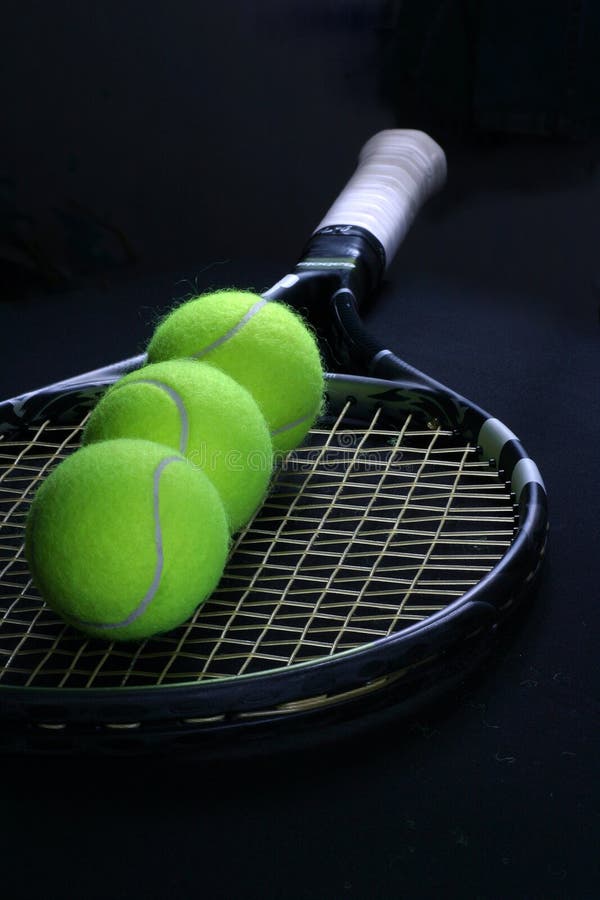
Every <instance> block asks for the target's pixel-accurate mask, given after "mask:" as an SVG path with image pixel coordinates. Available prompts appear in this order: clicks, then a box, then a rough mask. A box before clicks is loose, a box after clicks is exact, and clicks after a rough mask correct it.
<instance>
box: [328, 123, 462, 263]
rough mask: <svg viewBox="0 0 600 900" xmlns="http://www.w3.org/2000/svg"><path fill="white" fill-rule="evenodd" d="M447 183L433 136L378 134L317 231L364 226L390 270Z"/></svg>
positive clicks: (405, 132) (403, 132)
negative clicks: (413, 227)
mask: <svg viewBox="0 0 600 900" xmlns="http://www.w3.org/2000/svg"><path fill="white" fill-rule="evenodd" d="M445 180H446V157H445V155H444V151H443V150H442V148H441V147H440V146H439V145H438V144H436V142H435V141H434V140H433V138H430V137H429V135H427V134H425V133H424V132H423V131H412V130H404V129H388V130H386V131H380V132H379V133H378V134H376V135H374V136H373V137H372V138H371V139H370V140H369V141H367V143H366V144H365V145H364V147H363V149H362V151H361V153H360V156H359V161H358V167H357V169H356V172H355V173H354V175H353V176H352V178H351V179H350V181H349V182H348V184H347V185H346V187H345V188H344V190H343V191H342V193H341V194H340V195H339V197H338V198H337V200H335V202H334V203H333V206H332V207H331V208H330V209H329V211H328V212H327V214H326V216H325V217H324V218H323V220H322V221H321V222H320V223H319V226H318V228H316V229H315V231H321V230H322V229H323V228H329V227H332V226H337V227H340V226H344V225H355V226H359V227H360V228H366V230H367V231H369V232H370V233H371V234H373V235H374V236H375V237H376V238H377V239H378V241H379V242H380V244H381V245H382V247H383V249H384V251H385V259H386V267H387V266H388V265H389V264H390V263H391V261H392V259H393V258H394V256H395V255H396V251H397V249H398V247H399V245H400V243H401V241H402V240H403V239H404V237H405V235H406V233H407V231H408V229H409V228H410V226H411V224H412V222H413V219H414V218H415V216H416V214H417V213H418V211H419V209H420V208H421V206H423V204H424V203H425V201H426V200H427V199H428V198H429V197H430V196H431V194H433V193H435V192H436V191H437V190H439V188H441V187H442V185H443V184H444V181H445Z"/></svg>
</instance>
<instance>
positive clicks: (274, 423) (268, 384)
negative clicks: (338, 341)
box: [148, 291, 324, 453]
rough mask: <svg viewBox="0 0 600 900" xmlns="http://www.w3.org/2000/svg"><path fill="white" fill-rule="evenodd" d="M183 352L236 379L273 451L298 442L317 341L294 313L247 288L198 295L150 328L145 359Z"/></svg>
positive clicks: (311, 412) (319, 383)
mask: <svg viewBox="0 0 600 900" xmlns="http://www.w3.org/2000/svg"><path fill="white" fill-rule="evenodd" d="M178 356H188V357H193V358H194V359H199V360H203V361H205V362H209V363H211V364H212V365H214V366H217V368H219V369H222V370H223V371H224V372H227V373H228V374H229V375H231V377H232V378H235V380H236V381H238V382H239V383H240V384H242V385H244V387H246V388H247V389H248V390H249V391H250V393H251V394H252V396H253V397H254V399H255V400H256V402H257V403H258V405H259V406H260V408H261V410H262V412H263V415H264V417H265V419H266V420H267V424H268V426H269V429H270V431H271V437H272V439H273V447H274V449H275V450H276V451H279V452H283V453H285V452H287V451H288V450H291V449H292V448H293V447H296V446H298V444H299V443H300V442H301V441H302V439H303V438H304V436H305V435H306V433H307V432H308V430H309V428H310V426H311V425H312V424H313V422H314V420H315V418H316V417H317V415H318V413H319V411H320V409H321V404H322V398H323V390H324V378H323V369H322V366H321V359H320V356H319V350H318V348H317V344H316V342H315V339H314V337H313V335H312V334H311V332H310V331H309V330H308V328H307V327H306V326H305V325H304V323H303V322H302V320H301V319H300V317H299V316H297V315H296V314H295V313H294V312H292V310H291V309H289V308H288V307H287V306H284V305H283V304H282V303H275V302H273V301H266V300H264V299H263V298H262V297H260V296H259V295H258V294H253V293H250V292H249V291H218V292H216V293H214V294H204V295H203V296H200V297H196V298H195V299H194V300H190V301H189V302H188V303H184V304H183V305H182V306H179V307H178V308H177V309H175V310H174V311H173V312H172V313H171V314H170V315H169V316H167V318H166V319H164V320H163V322H162V323H161V324H160V325H159V326H158V328H157V329H156V331H155V333H154V335H153V337H152V340H151V341H150V344H149V346H148V358H149V360H150V362H159V361H160V360H165V359H172V358H173V357H178Z"/></svg>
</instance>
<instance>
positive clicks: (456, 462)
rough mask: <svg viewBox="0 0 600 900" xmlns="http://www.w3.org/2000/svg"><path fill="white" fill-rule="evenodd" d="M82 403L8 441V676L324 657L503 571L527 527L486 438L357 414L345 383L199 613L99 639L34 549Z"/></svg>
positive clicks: (3, 530) (145, 673)
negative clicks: (163, 629) (71, 611)
mask: <svg viewBox="0 0 600 900" xmlns="http://www.w3.org/2000/svg"><path fill="white" fill-rule="evenodd" d="M91 400H92V398H88V400H87V403H88V406H89V405H91ZM63 403H64V398H63ZM72 403H73V409H72V414H71V417H72V418H73V417H74V419H75V421H71V422H66V423H64V424H60V423H57V422H56V421H53V420H51V419H46V420H44V421H39V422H36V423H35V424H30V425H28V426H25V427H21V428H19V429H18V430H15V431H10V430H9V431H6V432H5V433H4V434H2V435H0V684H3V685H7V686H8V685H12V686H24V687H51V688H82V687H85V688H92V687H104V688H121V687H128V686H129V687H137V686H159V685H168V684H181V683H189V684H194V683H199V682H204V681H207V680H213V681H214V680H218V679H229V678H231V677H233V676H241V675H250V674H256V673H260V672H268V671H272V670H278V669H282V668H286V667H289V666H292V665H294V664H295V663H305V662H308V661H316V660H321V659H326V658H328V657H331V656H332V655H334V654H336V655H337V654H340V653H343V652H344V651H347V650H351V649H354V648H358V647H361V646H365V645H368V644H371V643H372V642H374V641H376V640H378V639H380V638H384V637H387V636H389V635H391V634H394V633H396V632H399V631H402V630H403V629H405V628H406V627H407V626H411V625H414V624H415V623H417V622H421V621H423V620H424V619H427V618H429V617H431V616H434V615H435V614H436V613H438V612H440V611H442V610H444V609H445V608H446V607H447V606H449V605H450V604H452V603H453V602H454V601H455V600H456V599H457V598H460V597H461V596H463V595H464V594H465V593H466V592H467V591H468V590H469V588H471V587H472V586H473V585H474V584H476V583H477V582H479V581H481V579H482V578H483V577H484V576H485V575H486V573H487V572H489V571H491V570H492V569H493V568H494V566H495V565H496V564H497V563H498V562H499V561H500V560H501V558H502V557H503V555H504V554H505V552H506V550H507V548H508V547H509V546H510V544H511V542H512V540H513V538H514V535H515V533H516V529H517V527H518V509H517V507H516V505H515V500H514V496H513V495H512V494H511V490H510V486H509V485H507V483H506V482H505V481H504V478H503V475H502V473H501V472H498V471H497V470H496V469H495V468H494V467H493V466H492V465H490V461H489V460H486V459H485V458H482V455H481V453H480V450H479V449H478V448H477V447H476V446H473V445H471V444H469V443H467V442H465V441H464V438H457V436H456V433H455V432H453V431H450V430H444V428H442V427H441V426H440V425H439V424H438V423H437V422H435V421H431V420H430V421H427V419H426V418H424V417H416V416H415V415H413V414H408V415H406V416H403V417H402V418H393V419H392V418H391V417H390V416H388V415H387V414H386V413H385V412H384V411H383V410H382V409H381V408H380V407H378V406H376V405H374V406H373V408H372V409H370V410H369V411H368V414H365V412H364V409H361V410H360V413H361V417H360V418H356V409H355V406H354V404H353V402H352V399H348V394H347V392H345V391H340V393H339V399H338V400H337V401H336V402H333V403H330V405H329V409H328V413H327V415H326V416H325V418H323V419H322V420H321V421H320V422H319V423H318V426H317V427H315V428H314V429H313V430H312V431H311V433H310V434H309V436H308V439H307V441H306V442H305V444H304V446H302V447H301V448H300V449H299V450H297V451H296V452H295V453H293V454H292V455H291V456H290V457H288V459H287V460H286V461H285V462H284V463H283V464H282V465H281V466H280V468H279V469H278V470H277V472H276V474H275V476H274V479H273V482H272V486H271V490H270V493H269V495H268V497H267V499H266V501H265V503H264V505H263V506H262V508H261V509H260V510H259V511H258V512H257V514H256V516H255V517H254V519H253V520H252V521H251V522H250V523H249V525H248V526H247V527H246V528H245V529H244V530H243V531H242V532H240V533H239V534H238V535H236V536H235V538H234V543H233V545H232V548H231V553H230V557H229V561H228V564H227V567H226V570H225V574H224V577H223V579H222V581H221V583H220V585H219V587H218V588H217V590H216V591H215V593H214V594H213V596H212V597H211V598H210V599H209V600H208V601H207V602H206V603H205V604H204V605H203V606H201V607H200V608H199V609H198V610H197V612H196V613H195V615H194V616H193V618H192V619H191V620H189V621H188V622H187V623H185V624H184V625H183V626H181V627H180V628H178V629H176V630H175V631H173V632H171V633H169V634H165V635H161V636H157V637H155V638H152V639H149V640H146V641H144V642H143V643H141V644H119V643H115V644H112V643H107V642H105V641H99V640H91V639H89V638H86V637H85V636H84V635H81V634H79V633H78V632H76V631H75V630H73V629H71V628H70V627H68V626H67V625H65V624H64V623H63V622H62V621H61V620H60V619H58V617H57V616H56V615H55V614H54V613H53V612H52V611H51V610H50V609H49V608H47V607H46V605H45V604H44V602H43V600H42V598H41V597H40V596H39V594H38V593H37V591H36V589H35V587H34V586H33V585H32V581H31V577H30V574H29V571H28V568H27V563H26V560H25V557H24V553H23V540H24V529H25V521H26V517H27V511H28V509H29V505H30V503H31V501H32V499H33V496H34V494H35V491H36V489H37V487H38V485H39V484H40V483H41V481H42V479H44V478H45V477H46V475H47V474H48V473H49V471H50V470H51V469H52V468H54V467H55V466H56V465H57V464H58V463H59V462H60V461H61V460H62V459H63V458H64V457H65V456H67V455H68V454H70V453H72V452H73V451H75V450H76V449H77V447H78V446H79V444H80V439H81V434H82V429H83V425H84V423H85V418H86V416H87V412H86V410H85V408H84V409H83V410H82V409H81V407H82V405H83V406H84V407H85V403H83V404H82V395H81V393H80V392H78V391H74V392H73V394H72ZM65 418H68V416H66V417H65V415H64V413H63V414H62V415H61V419H62V421H63V422H64V420H65Z"/></svg>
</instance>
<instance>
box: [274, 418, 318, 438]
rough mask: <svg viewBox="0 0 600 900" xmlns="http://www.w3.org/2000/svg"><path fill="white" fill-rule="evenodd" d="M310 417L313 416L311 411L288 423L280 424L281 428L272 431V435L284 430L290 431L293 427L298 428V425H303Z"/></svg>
mask: <svg viewBox="0 0 600 900" xmlns="http://www.w3.org/2000/svg"><path fill="white" fill-rule="evenodd" d="M310 418H312V416H311V413H308V414H307V415H306V416H301V417H300V418H299V419H296V420H295V421H294V422H288V424H287V425H280V427H279V428H275V429H274V430H273V431H272V432H271V436H272V437H274V436H275V435H276V434H282V433H283V432H284V431H290V430H291V429H292V428H296V426H297V425H302V423H303V422H306V420H307V419H310Z"/></svg>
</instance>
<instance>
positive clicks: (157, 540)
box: [73, 456, 184, 629]
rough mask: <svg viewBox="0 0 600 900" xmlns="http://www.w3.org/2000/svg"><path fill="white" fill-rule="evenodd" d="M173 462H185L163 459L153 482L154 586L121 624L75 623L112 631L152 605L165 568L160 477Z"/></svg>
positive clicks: (170, 458) (86, 621)
mask: <svg viewBox="0 0 600 900" xmlns="http://www.w3.org/2000/svg"><path fill="white" fill-rule="evenodd" d="M172 462H184V460H183V459H182V458H181V457H180V456H167V457H166V458H165V459H162V460H161V461H160V463H159V464H158V466H157V467H156V469H155V471H154V476H153V481H152V505H153V513H154V544H155V547H156V568H155V570H154V578H153V579H152V584H151V585H150V587H149V588H148V591H147V592H146V594H145V596H144V597H143V598H142V600H141V602H140V603H139V604H138V605H137V606H136V608H135V609H134V610H133V612H131V613H129V615H128V616H127V618H126V619H123V620H122V621H121V622H93V621H90V620H87V619H74V620H73V621H74V622H77V623H78V624H79V625H88V626H90V627H92V628H98V629H110V628H123V627H124V626H125V625H131V623H132V622H135V620H136V619H139V617H140V616H142V615H143V614H144V613H145V611H146V609H147V608H148V606H149V605H150V603H152V601H153V600H154V597H155V596H156V592H157V591H158V588H159V586H160V579H161V577H162V571H163V568H164V562H165V560H164V551H163V539H162V529H161V527H160V515H159V502H158V501H159V497H158V489H159V483H160V476H161V475H162V473H163V472H164V470H165V468H166V467H167V466H168V465H169V464H170V463H172Z"/></svg>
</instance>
